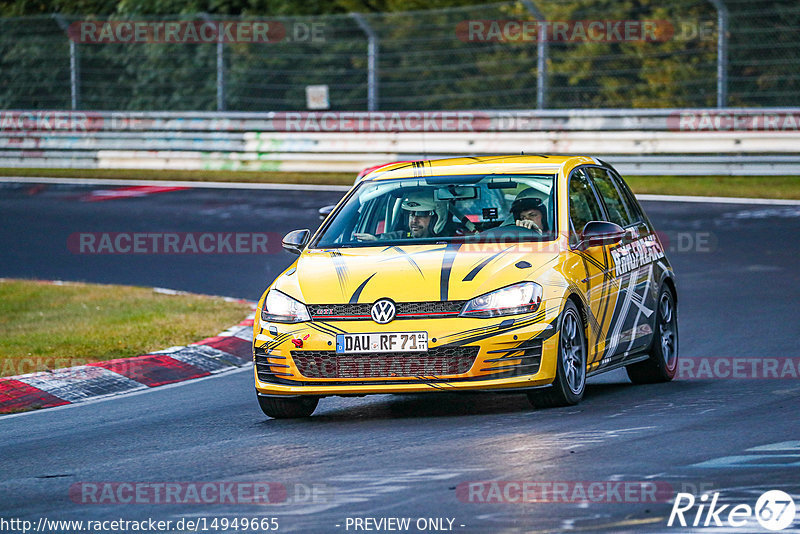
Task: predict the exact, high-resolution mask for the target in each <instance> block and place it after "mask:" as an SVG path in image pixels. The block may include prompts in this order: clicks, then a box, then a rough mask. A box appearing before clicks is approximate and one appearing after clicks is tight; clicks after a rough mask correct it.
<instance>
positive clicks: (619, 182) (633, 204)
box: [608, 172, 644, 223]
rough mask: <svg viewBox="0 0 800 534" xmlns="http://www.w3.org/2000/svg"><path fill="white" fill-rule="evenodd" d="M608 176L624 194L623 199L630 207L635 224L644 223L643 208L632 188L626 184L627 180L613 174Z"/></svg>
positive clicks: (610, 173) (629, 210)
mask: <svg viewBox="0 0 800 534" xmlns="http://www.w3.org/2000/svg"><path fill="white" fill-rule="evenodd" d="M608 174H609V175H610V176H611V179H612V180H613V181H614V183H615V184H616V186H617V189H618V190H619V191H620V193H622V198H623V199H624V200H625V203H626V205H627V206H628V212H629V213H630V214H631V219H632V220H633V222H635V223H638V222H642V221H644V217H643V216H642V208H641V206H639V203H638V202H637V201H636V197H635V196H634V195H633V191H631V188H630V187H628V184H626V183H625V180H623V179H622V178H620V176H619V175H618V174H615V173H613V172H609V173H608Z"/></svg>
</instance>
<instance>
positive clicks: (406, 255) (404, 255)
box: [380, 245, 444, 278]
mask: <svg viewBox="0 0 800 534" xmlns="http://www.w3.org/2000/svg"><path fill="white" fill-rule="evenodd" d="M387 250H393V251H395V252H397V253H398V254H399V255H400V257H402V258H404V259H406V260H408V262H409V263H410V264H411V265H413V266H414V268H415V269H416V270H417V272H418V273H419V274H420V276H422V277H423V278H425V274H424V273H423V272H422V269H420V267H419V265H418V264H417V262H416V261H414V258H412V257H411V254H409V253H408V252H406V251H405V250H403V249H402V248H400V247H398V246H396V245H394V246H391V247H386V248H385V249H383V250H382V251H381V252H386V251H387ZM436 250H444V249H436ZM397 257H398V256H396V255H395V256H392V257H391V258H385V259H383V260H380V261H382V262H384V261H392V260H396V259H397Z"/></svg>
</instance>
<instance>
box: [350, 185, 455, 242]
mask: <svg viewBox="0 0 800 534" xmlns="http://www.w3.org/2000/svg"><path fill="white" fill-rule="evenodd" d="M400 207H401V208H402V209H403V211H405V212H407V213H408V231H405V230H396V231H394V232H386V233H383V234H380V235H379V236H377V237H376V236H374V235H372V234H366V233H354V234H353V237H355V238H356V239H358V240H359V241H375V240H376V239H398V238H412V239H421V238H426V237H440V236H442V235H447V234H448V233H447V232H446V231H445V227H446V226H447V223H448V222H449V221H448V219H449V217H448V215H449V213H448V210H447V204H446V203H443V202H436V201H434V200H433V195H432V193H430V192H429V193H425V192H419V193H412V194H409V195H408V196H406V197H405V198H403V202H402V204H401V205H400Z"/></svg>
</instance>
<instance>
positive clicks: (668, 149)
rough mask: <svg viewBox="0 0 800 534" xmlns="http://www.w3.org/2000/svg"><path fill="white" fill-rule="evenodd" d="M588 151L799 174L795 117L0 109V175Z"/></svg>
mask: <svg viewBox="0 0 800 534" xmlns="http://www.w3.org/2000/svg"><path fill="white" fill-rule="evenodd" d="M520 152H525V153H548V154H550V153H554V154H575V153H579V154H591V155H594V156H598V157H601V158H603V159H607V160H608V161H610V162H611V163H613V164H615V165H617V166H618V167H619V169H620V172H623V173H625V174H631V175H634V174H639V175H655V174H684V175H695V174H723V175H725V174H731V175H734V174H735V175H764V174H773V175H784V174H788V175H791V174H800V108H771V109H730V110H725V111H720V110H715V109H683V110H670V109H649V110H565V111H552V110H547V111H520V112H512V111H439V112H363V113H356V112H339V113H336V112H318V113H314V112H297V113H291V112H276V113H214V112H205V113H202V112H198V113H174V112H153V113H149V112H142V113H114V112H38V111H8V112H0V166H2V167H32V168H36V167H47V168H61V167H63V168H84V169H90V168H118V169H184V170H252V171H289V172H325V171H328V172H331V171H337V172H357V171H359V170H361V169H362V168H364V167H367V166H372V165H377V164H380V163H385V162H387V161H395V160H411V159H423V158H430V157H438V156H445V155H473V154H508V153H520Z"/></svg>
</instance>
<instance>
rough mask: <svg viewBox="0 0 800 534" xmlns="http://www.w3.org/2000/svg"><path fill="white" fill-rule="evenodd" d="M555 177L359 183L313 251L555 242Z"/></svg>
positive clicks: (325, 229) (516, 176) (492, 177)
mask: <svg viewBox="0 0 800 534" xmlns="http://www.w3.org/2000/svg"><path fill="white" fill-rule="evenodd" d="M554 184H555V176H554V175H552V174H542V175H519V174H510V175H498V174H491V175H477V176H475V175H470V176H435V177H431V176H428V177H425V178H407V179H398V180H384V181H367V182H363V183H361V184H359V186H358V187H357V189H356V190H355V191H354V192H353V194H352V195H351V196H350V197H349V199H348V200H347V202H346V203H345V205H344V206H342V207H341V208H340V209H339V210H338V211H337V212H336V213H335V214H334V217H333V219H332V220H331V221H330V222H329V223H328V224H327V226H326V227H325V228H323V231H322V233H321V235H320V236H319V238H318V239H317V241H316V243H313V244H312V246H313V247H315V248H332V247H351V246H371V245H375V246H386V245H398V244H410V243H427V242H443V241H444V242H447V241H455V240H465V239H467V240H472V239H476V240H482V239H485V238H496V237H500V238H501V239H502V240H503V241H543V240H549V239H552V238H553V237H554V235H555V233H556V230H557V229H556V228H555V195H554V189H553V186H554Z"/></svg>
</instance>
